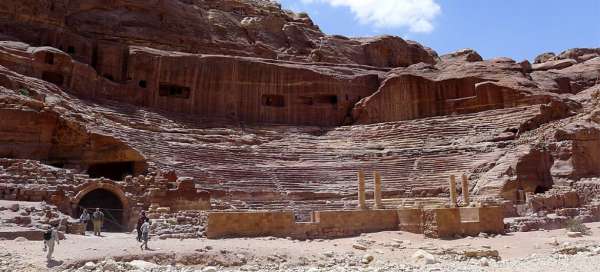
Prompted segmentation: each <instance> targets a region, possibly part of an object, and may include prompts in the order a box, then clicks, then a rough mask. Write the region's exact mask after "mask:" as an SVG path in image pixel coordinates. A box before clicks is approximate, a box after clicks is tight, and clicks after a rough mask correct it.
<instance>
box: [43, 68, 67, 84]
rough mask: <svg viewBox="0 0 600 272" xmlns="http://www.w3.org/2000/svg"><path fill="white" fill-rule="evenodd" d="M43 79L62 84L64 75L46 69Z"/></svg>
mask: <svg viewBox="0 0 600 272" xmlns="http://www.w3.org/2000/svg"><path fill="white" fill-rule="evenodd" d="M42 80H45V81H48V82H50V83H54V84H55V85H57V86H62V85H63V82H64V77H63V75H62V74H59V73H56V72H49V71H46V72H43V73H42Z"/></svg>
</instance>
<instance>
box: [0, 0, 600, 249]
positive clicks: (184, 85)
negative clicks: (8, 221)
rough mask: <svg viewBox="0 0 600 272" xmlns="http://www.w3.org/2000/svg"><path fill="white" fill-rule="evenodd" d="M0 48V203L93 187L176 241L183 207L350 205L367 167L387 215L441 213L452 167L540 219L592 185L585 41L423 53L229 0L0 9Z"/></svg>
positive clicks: (594, 137) (64, 198)
mask: <svg viewBox="0 0 600 272" xmlns="http://www.w3.org/2000/svg"><path fill="white" fill-rule="evenodd" d="M0 39H2V40H3V41H1V42H0V157H1V159H0V165H1V166H2V168H0V173H2V174H3V175H0V198H3V199H19V200H27V201H42V200H44V201H49V202H52V203H55V204H57V206H58V209H60V210H63V211H68V212H69V213H70V214H72V215H74V216H76V213H77V212H76V211H73V210H72V209H73V205H72V204H73V203H74V202H73V201H77V200H78V196H77V195H78V193H80V192H84V193H86V191H85V190H86V189H90V190H91V189H97V188H100V187H102V186H106V187H105V188H109V189H113V190H117V189H119V190H122V191H123V193H122V194H119V197H120V198H119V199H120V200H121V201H129V202H128V204H127V205H126V206H127V207H128V208H131V207H133V206H135V205H137V203H142V205H143V206H144V208H151V209H152V210H153V214H152V216H153V217H155V218H153V219H160V218H161V216H163V217H164V222H160V223H159V224H156V226H157V227H155V231H156V232H160V237H164V238H176V237H182V236H185V237H188V236H190V237H192V236H193V237H197V236H198V235H200V236H201V235H203V234H202V233H203V231H204V230H203V229H202V228H201V227H198V228H194V229H193V230H192V231H191V232H183V231H180V230H179V229H177V228H175V229H169V228H167V227H165V226H167V225H169V224H170V223H176V225H178V226H179V227H180V228H184V227H185V226H190V225H193V224H196V225H201V224H200V223H199V222H201V221H202V220H203V219H201V215H200V214H191V215H190V214H181V211H183V210H186V209H192V210H203V209H208V208H214V209H223V210H227V209H236V210H245V209H272V210H292V209H293V210H295V211H297V216H298V219H307V218H308V217H309V215H310V213H311V211H313V210H319V209H336V210H343V209H353V208H354V207H356V206H357V203H356V186H355V184H354V182H349V181H353V180H354V179H355V176H356V171H357V170H358V169H363V170H364V171H365V172H366V173H372V172H373V171H374V170H377V171H379V172H380V173H381V175H382V187H383V192H382V196H383V198H384V200H385V201H383V205H384V206H385V205H390V206H399V205H405V204H406V205H416V206H418V205H435V204H438V203H443V202H447V199H446V197H447V196H448V190H447V185H446V180H447V178H448V176H449V175H461V174H462V173H464V174H465V175H468V177H469V180H470V181H472V184H473V187H474V189H473V192H474V193H475V194H474V195H473V200H474V201H476V202H478V201H481V202H484V203H485V201H484V200H486V199H488V198H490V199H492V201H498V202H500V201H505V200H508V201H512V202H517V201H521V200H522V199H517V192H518V191H520V193H523V194H525V193H526V194H529V195H533V196H532V198H531V199H533V200H539V201H538V202H536V203H541V204H539V205H538V204H531V205H528V207H527V208H526V209H529V210H536V211H537V210H543V209H546V208H547V209H561V208H575V207H577V208H580V207H581V206H582V205H587V203H590V202H591V201H592V200H593V199H594V197H595V194H596V192H598V191H600V189H595V188H597V187H599V186H596V185H595V183H597V182H595V178H597V177H598V176H600V173H599V172H598V167H597V165H598V164H599V163H600V157H599V155H598V154H599V153H598V152H597V150H600V145H599V143H600V135H599V133H598V131H600V127H599V126H600V125H599V122H600V121H599V120H600V117H598V116H600V115H599V114H598V105H599V104H598V103H599V102H597V100H598V95H596V91H597V88H598V87H597V86H598V84H599V83H600V82H599V81H598V77H599V76H600V57H598V49H594V48H591V49H572V50H567V51H565V52H563V53H561V54H559V55H558V56H556V55H555V54H545V55H543V56H540V57H538V58H536V60H535V64H533V65H531V63H529V62H528V61H522V62H519V63H517V62H515V61H514V60H512V59H510V58H504V57H501V58H495V59H490V60H482V58H481V56H480V55H479V54H477V52H475V51H473V50H461V51H459V52H455V53H451V54H448V55H445V56H441V57H438V56H437V54H436V53H435V51H433V50H431V49H429V48H427V47H424V46H422V45H420V44H418V43H416V42H412V41H405V40H403V39H401V38H398V37H393V36H380V37H372V38H347V37H343V36H328V35H325V34H323V33H322V32H321V31H320V30H319V28H318V26H316V25H315V24H314V23H313V22H312V20H311V19H310V17H308V15H306V14H295V13H293V12H290V11H284V10H282V9H281V8H280V7H279V6H278V4H275V3H271V2H270V1H237V0H228V1H196V0H192V1H145V2H143V3H142V2H139V1H121V0H117V1H108V2H107V1H59V0H52V1H30V0H27V1H2V2H1V3H0ZM115 163H116V164H117V165H121V166H123V167H124V168H125V169H124V170H123V171H116V170H115V171H113V170H106V168H102V167H101V166H102V165H103V164H113V165H112V166H113V167H108V168H109V169H114V166H115V165H114V164H115ZM123 164H125V165H123ZM48 165H53V166H48ZM104 166H106V165H104ZM113 172H118V173H113ZM111 173H112V174H111ZM113 174H114V175H113ZM140 174H142V175H141V176H140ZM103 175H104V176H106V175H110V176H109V177H107V178H110V179H113V180H114V181H111V182H109V181H107V180H106V179H100V180H93V178H100V177H101V176H103ZM178 175H179V176H186V177H191V178H190V179H179V180H178V179H177V176H178ZM90 176H91V177H90ZM367 178H368V179H370V178H371V177H367ZM99 184H102V185H99ZM566 185H569V186H566ZM88 186H89V187H88ZM567 188H573V191H571V189H569V190H567ZM117 191H118V190H117ZM79 197H82V196H81V195H80V196H79ZM368 197H370V195H368ZM385 198H387V199H389V200H386V199H385ZM211 199H212V201H211ZM79 200H80V198H79ZM522 201H524V200H522ZM366 204H367V205H366V206H367V207H368V206H370V204H371V203H369V202H368V201H367V203H366ZM521 205H525V204H521ZM574 206H575V207H574ZM510 208H513V210H517V208H515V207H510V205H507V210H508V209H510ZM590 209H592V208H590ZM133 211H134V210H132V209H130V212H132V213H133ZM155 211H160V212H163V213H160V214H159V213H154V212H155ZM135 212H137V210H136V211H135ZM566 213H567V212H566ZM592 214H594V213H592V212H590V214H585V213H581V214H580V215H578V216H586V218H594V217H593V216H595V215H592ZM134 217H135V214H129V215H128V216H127V219H128V220H135V218H134ZM25 221H26V220H25ZM126 221H127V220H126ZM47 222H52V223H58V221H57V219H55V218H47ZM124 223H127V224H131V222H129V221H128V222H124ZM192 232H193V233H192ZM335 232H339V233H342V234H344V231H343V230H335Z"/></svg>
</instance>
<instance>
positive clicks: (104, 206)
mask: <svg viewBox="0 0 600 272" xmlns="http://www.w3.org/2000/svg"><path fill="white" fill-rule="evenodd" d="M96 208H100V210H101V211H102V212H103V213H104V224H103V226H102V231H108V232H120V231H125V224H124V222H125V221H124V216H123V214H124V213H123V203H122V202H121V200H120V199H119V197H118V196H117V195H116V194H115V193H113V192H111V191H109V190H106V189H96V190H93V191H91V192H89V193H87V194H85V195H84V196H83V198H81V200H80V201H79V203H78V205H77V217H79V216H80V215H81V213H82V212H83V209H87V210H88V213H90V217H91V215H92V214H93V213H94V211H95V210H96ZM91 225H92V224H91V223H90V224H89V226H87V228H88V230H91V227H92V226H91Z"/></svg>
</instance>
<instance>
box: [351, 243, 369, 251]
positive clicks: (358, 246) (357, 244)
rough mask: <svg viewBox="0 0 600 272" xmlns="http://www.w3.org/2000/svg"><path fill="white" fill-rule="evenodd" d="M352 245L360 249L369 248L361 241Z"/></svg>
mask: <svg viewBox="0 0 600 272" xmlns="http://www.w3.org/2000/svg"><path fill="white" fill-rule="evenodd" d="M352 247H353V248H355V249H358V250H367V246H365V245H363V244H359V243H355V244H352Z"/></svg>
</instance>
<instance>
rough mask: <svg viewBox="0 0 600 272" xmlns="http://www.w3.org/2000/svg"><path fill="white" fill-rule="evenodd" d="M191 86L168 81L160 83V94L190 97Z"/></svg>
mask: <svg viewBox="0 0 600 272" xmlns="http://www.w3.org/2000/svg"><path fill="white" fill-rule="evenodd" d="M190 92H191V90H190V88H189V87H183V86H178V85H173V84H168V83H160V87H159V89H158V95H160V96H166V97H175V98H185V99H187V98H190Z"/></svg>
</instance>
